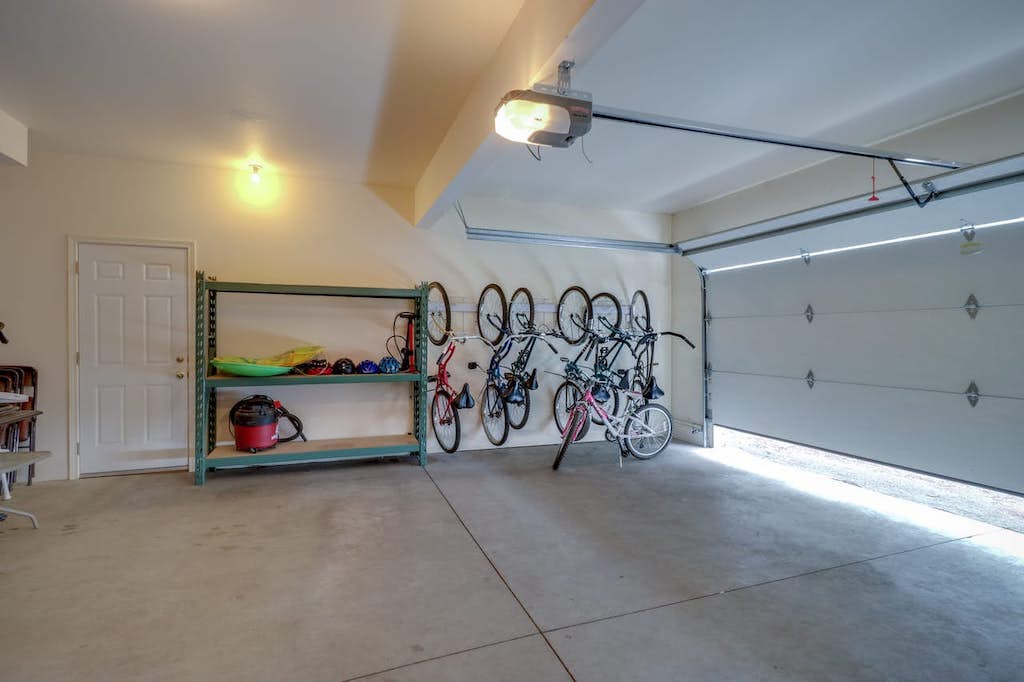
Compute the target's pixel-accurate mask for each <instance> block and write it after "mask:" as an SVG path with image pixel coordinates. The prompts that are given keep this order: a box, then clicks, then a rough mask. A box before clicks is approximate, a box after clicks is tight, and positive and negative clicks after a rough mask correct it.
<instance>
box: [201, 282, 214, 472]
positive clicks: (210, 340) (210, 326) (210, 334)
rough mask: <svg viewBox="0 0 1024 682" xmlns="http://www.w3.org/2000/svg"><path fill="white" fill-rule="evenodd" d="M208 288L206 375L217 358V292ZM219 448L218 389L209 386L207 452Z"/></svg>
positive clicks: (207, 393)
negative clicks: (211, 362) (212, 361)
mask: <svg viewBox="0 0 1024 682" xmlns="http://www.w3.org/2000/svg"><path fill="white" fill-rule="evenodd" d="M204 287H205V288H206V318H207V321H206V325H207V330H206V362H204V363H203V372H204V374H207V375H208V374H209V373H210V367H211V366H212V365H210V361H211V360H213V358H215V357H217V290H216V289H215V288H213V287H208V286H205V284H204ZM215 447H217V388H216V387H215V386H207V389H206V451H207V452H212V451H213V449H214V448H215ZM203 480H204V481H205V480H206V467H205V466H204V467H203Z"/></svg>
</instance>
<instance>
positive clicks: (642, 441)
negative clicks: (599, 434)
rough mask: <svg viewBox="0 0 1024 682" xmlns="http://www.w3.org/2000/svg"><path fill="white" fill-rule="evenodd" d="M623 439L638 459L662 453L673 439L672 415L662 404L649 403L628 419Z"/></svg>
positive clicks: (627, 447) (649, 457) (630, 451)
mask: <svg viewBox="0 0 1024 682" xmlns="http://www.w3.org/2000/svg"><path fill="white" fill-rule="evenodd" d="M624 431H625V433H624V434H623V436H622V441H623V442H624V443H625V445H626V449H627V450H629V453H630V454H631V455H633V456H634V457H636V458H637V459H651V458H652V457H656V456H658V455H659V454H661V452H662V450H664V449H665V448H666V447H667V446H668V443H669V441H670V440H672V415H671V414H670V413H669V411H668V410H666V409H665V408H664V407H662V406H661V405H658V404H656V403H648V404H647V405H644V406H643V407H641V408H639V409H637V411H636V412H634V413H633V415H632V416H631V417H630V418H629V419H627V420H626V426H625V428H624Z"/></svg>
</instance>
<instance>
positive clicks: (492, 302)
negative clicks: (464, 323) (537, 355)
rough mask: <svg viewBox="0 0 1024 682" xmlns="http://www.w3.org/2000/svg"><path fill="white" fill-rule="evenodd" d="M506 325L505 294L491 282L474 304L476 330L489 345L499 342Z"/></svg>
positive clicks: (506, 306) (506, 303)
mask: <svg viewBox="0 0 1024 682" xmlns="http://www.w3.org/2000/svg"><path fill="white" fill-rule="evenodd" d="M507 325H508V302H507V301H506V300H505V292H504V291H502V290H501V287H500V286H498V285H497V284H494V283H493V282H492V283H491V284H488V285H487V286H485V287H484V290H483V291H481V292H480V300H479V301H477V304H476V328H477V329H478V330H479V331H480V336H482V337H484V338H485V339H487V340H488V341H490V342H491V343H494V344H497V343H500V342H501V339H502V337H503V336H505V327H506V326H507Z"/></svg>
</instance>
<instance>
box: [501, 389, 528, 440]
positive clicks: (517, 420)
mask: <svg viewBox="0 0 1024 682" xmlns="http://www.w3.org/2000/svg"><path fill="white" fill-rule="evenodd" d="M505 411H506V412H508V425H509V426H511V427H512V428H513V429H517V430H518V429H521V428H523V427H524V426H526V422H527V421H528V420H529V419H530V391H529V389H527V388H526V387H525V386H524V387H523V402H521V403H510V402H506V403H505Z"/></svg>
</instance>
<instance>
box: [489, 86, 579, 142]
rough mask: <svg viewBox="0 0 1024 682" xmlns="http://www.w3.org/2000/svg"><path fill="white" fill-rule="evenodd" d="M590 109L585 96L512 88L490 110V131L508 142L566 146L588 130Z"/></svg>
mask: <svg viewBox="0 0 1024 682" xmlns="http://www.w3.org/2000/svg"><path fill="white" fill-rule="evenodd" d="M591 115H592V108H591V103H590V102H589V101H587V100H585V99H577V98H574V97H565V96H562V95H554V94H548V93H544V92H537V91H535V90H512V91H510V92H509V93H507V94H506V95H505V96H504V97H502V98H501V102H499V103H498V108H497V110H496V111H495V113H494V131H495V132H496V133H498V134H499V135H501V136H502V137H504V138H505V139H506V140H511V141H512V142H522V143H524V144H537V145H541V146H543V147H568V146H570V145H571V144H572V143H573V142H575V141H576V138H577V137H579V136H580V135H584V134H586V133H587V131H589V130H590V122H591Z"/></svg>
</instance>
